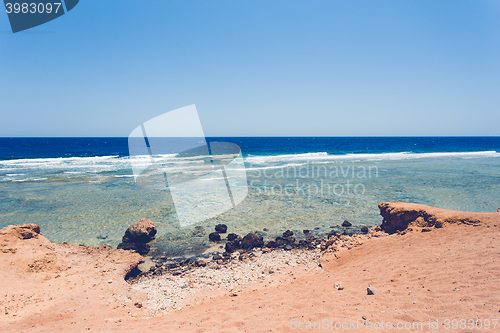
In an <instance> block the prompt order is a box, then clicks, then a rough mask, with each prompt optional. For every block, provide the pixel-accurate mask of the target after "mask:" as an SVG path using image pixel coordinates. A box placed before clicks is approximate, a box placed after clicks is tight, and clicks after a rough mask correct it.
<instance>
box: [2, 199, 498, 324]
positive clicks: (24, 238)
mask: <svg viewBox="0 0 500 333" xmlns="http://www.w3.org/2000/svg"><path fill="white" fill-rule="evenodd" d="M379 208H380V210H381V215H382V216H383V217H384V222H383V223H382V224H381V226H380V227H378V228H372V229H371V230H370V232H369V233H368V234H367V235H358V236H354V237H348V236H333V237H332V238H331V239H330V240H329V241H328V242H325V243H323V244H322V247H321V249H317V250H297V249H294V250H292V251H287V252H286V253H285V251H283V250H274V251H271V252H267V251H264V252H267V253H263V251H261V250H259V249H258V250H256V251H255V256H254V257H251V258H244V259H243V260H238V259H237V258H235V259H234V261H233V262H232V263H231V264H229V265H228V266H227V267H223V266H219V265H217V264H216V263H209V264H207V265H206V267H200V268H195V269H193V270H191V271H188V272H185V273H183V274H182V275H177V276H169V275H165V276H153V277H149V278H147V279H142V280H138V281H136V282H134V283H133V284H129V283H128V282H126V281H125V280H124V277H125V275H126V274H127V272H129V271H130V270H131V269H132V268H133V267H135V266H136V265H137V264H138V263H139V262H141V260H142V257H141V256H140V255H139V254H136V253H134V252H132V251H125V250H114V249H112V248H110V247H106V246H101V247H100V248H90V247H82V246H77V245H71V244H54V243H51V242H50V241H48V240H47V239H46V238H45V237H43V236H42V234H40V230H39V228H38V227H37V226H36V225H22V226H9V227H7V228H4V229H2V230H0V264H1V265H2V269H1V270H0V279H1V281H2V284H1V287H0V300H1V307H0V310H1V312H0V322H1V325H0V331H2V332H55V331H61V330H63V331H65V332H295V331H297V330H299V331H304V330H306V331H323V330H337V331H349V330H352V331H366V332H371V331H373V332H382V331H383V332H387V331H391V330H397V331H399V332H405V331H406V332H413V331H415V332H417V331H439V332H460V331H463V332H475V331H478V332H484V331H500V323H499V322H498V319H500V287H499V282H500V279H499V277H500V242H499V241H500V212H495V213H466V212H456V211H448V210H443V209H438V208H433V207H428V206H422V205H416V204H406V203H382V204H380V205H379ZM41 232H42V233H43V230H42V231H41ZM209 275H210V277H208V276H209ZM208 278H210V279H212V280H211V281H213V282H210V283H207V282H206V281H207V279H208ZM182 279H184V280H182ZM182 281H188V282H186V285H185V286H181V287H179V286H180V284H179V283H180V282H182ZM182 283H184V282H182ZM369 286H370V287H373V288H372V290H373V292H374V295H369V294H368V291H367V288H368V287H369ZM162 288H163V289H162ZM169 288H171V289H170V291H172V290H174V291H175V290H177V289H176V288H180V289H179V293H180V292H182V293H184V294H183V295H184V296H183V297H182V298H178V299H177V300H176V301H175V302H176V303H175V306H169V307H165V306H164V305H162V304H163V303H161V302H159V299H157V298H158V297H160V296H158V295H159V294H160V293H159V291H160V292H161V293H162V295H167V294H168V291H169ZM188 291H189V292H188ZM175 295H176V293H175V292H172V293H171V295H170V294H168V299H167V300H165V302H166V301H171V303H169V304H170V305H172V304H174V303H172V302H173V301H172V299H173V297H175ZM161 297H163V296H161ZM161 297H160V298H161ZM165 297H167V296H165ZM160 303H161V304H160ZM165 304H166V303H165ZM389 325H390V327H389ZM487 326H488V329H486V327H487ZM494 326H495V328H494ZM391 328H392V329H391ZM397 328H400V329H397Z"/></svg>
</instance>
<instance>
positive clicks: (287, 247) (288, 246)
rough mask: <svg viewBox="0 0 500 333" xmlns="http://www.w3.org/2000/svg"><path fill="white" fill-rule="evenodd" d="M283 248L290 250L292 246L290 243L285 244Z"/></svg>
mask: <svg viewBox="0 0 500 333" xmlns="http://www.w3.org/2000/svg"><path fill="white" fill-rule="evenodd" d="M283 249H284V250H286V251H290V250H291V249H292V246H291V245H285V247H284V248H283Z"/></svg>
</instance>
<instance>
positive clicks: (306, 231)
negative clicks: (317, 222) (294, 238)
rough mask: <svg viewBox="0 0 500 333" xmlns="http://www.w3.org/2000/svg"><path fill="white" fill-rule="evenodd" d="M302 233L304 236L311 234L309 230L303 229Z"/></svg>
mask: <svg viewBox="0 0 500 333" xmlns="http://www.w3.org/2000/svg"><path fill="white" fill-rule="evenodd" d="M302 232H303V233H304V235H307V234H308V233H309V232H311V230H307V229H304V230H302Z"/></svg>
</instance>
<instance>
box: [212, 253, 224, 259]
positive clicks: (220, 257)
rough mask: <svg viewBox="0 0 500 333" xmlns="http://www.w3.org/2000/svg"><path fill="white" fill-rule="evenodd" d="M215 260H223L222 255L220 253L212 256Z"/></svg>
mask: <svg viewBox="0 0 500 333" xmlns="http://www.w3.org/2000/svg"><path fill="white" fill-rule="evenodd" d="M212 259H213V260H221V259H222V256H221V255H220V254H216V255H214V256H213V257H212Z"/></svg>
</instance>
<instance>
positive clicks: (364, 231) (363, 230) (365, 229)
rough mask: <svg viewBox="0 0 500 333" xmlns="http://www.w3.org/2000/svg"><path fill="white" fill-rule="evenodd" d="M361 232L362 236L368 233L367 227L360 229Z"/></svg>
mask: <svg viewBox="0 0 500 333" xmlns="http://www.w3.org/2000/svg"><path fill="white" fill-rule="evenodd" d="M361 232H362V233H364V234H366V233H368V227H367V226H364V227H362V228H361Z"/></svg>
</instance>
